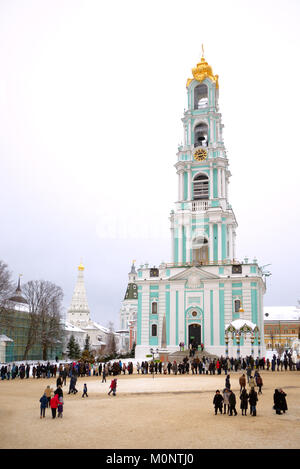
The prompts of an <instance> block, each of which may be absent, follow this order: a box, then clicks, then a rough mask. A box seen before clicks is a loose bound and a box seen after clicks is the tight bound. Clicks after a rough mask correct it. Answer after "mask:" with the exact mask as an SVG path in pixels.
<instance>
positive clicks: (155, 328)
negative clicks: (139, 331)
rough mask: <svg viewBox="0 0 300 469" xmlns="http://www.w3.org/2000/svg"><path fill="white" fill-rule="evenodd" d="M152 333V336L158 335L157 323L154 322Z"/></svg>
mask: <svg viewBox="0 0 300 469" xmlns="http://www.w3.org/2000/svg"><path fill="white" fill-rule="evenodd" d="M151 335H152V337H156V336H157V325H156V324H152V326H151Z"/></svg>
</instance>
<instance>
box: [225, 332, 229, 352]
mask: <svg viewBox="0 0 300 469" xmlns="http://www.w3.org/2000/svg"><path fill="white" fill-rule="evenodd" d="M228 342H229V337H228V335H227V334H226V335H225V344H226V347H225V355H226V357H228Z"/></svg>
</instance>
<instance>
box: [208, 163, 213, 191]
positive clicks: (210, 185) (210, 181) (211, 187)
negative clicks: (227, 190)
mask: <svg viewBox="0 0 300 469" xmlns="http://www.w3.org/2000/svg"><path fill="white" fill-rule="evenodd" d="M209 174H210V177H209V198H210V199H213V197H214V169H213V165H212V163H211V164H210V171H209Z"/></svg>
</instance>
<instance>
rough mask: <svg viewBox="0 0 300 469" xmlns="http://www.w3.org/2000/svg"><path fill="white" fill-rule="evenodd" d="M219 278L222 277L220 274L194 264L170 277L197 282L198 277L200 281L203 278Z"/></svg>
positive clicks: (171, 279)
mask: <svg viewBox="0 0 300 469" xmlns="http://www.w3.org/2000/svg"><path fill="white" fill-rule="evenodd" d="M219 278H220V277H219V276H218V275H215V274H212V273H211V272H208V271H207V270H205V269H203V268H202V267H201V268H200V267H195V266H194V267H190V268H187V269H185V270H184V271H182V272H179V273H178V274H176V275H173V276H172V277H170V278H169V280H170V281H173V280H185V281H190V282H191V283H195V284H196V281H197V279H198V280H199V282H202V280H218V279H219Z"/></svg>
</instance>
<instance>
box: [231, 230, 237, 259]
mask: <svg viewBox="0 0 300 469" xmlns="http://www.w3.org/2000/svg"><path fill="white" fill-rule="evenodd" d="M235 241H236V232H235V231H234V230H233V241H232V247H233V259H236V246H235Z"/></svg>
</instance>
